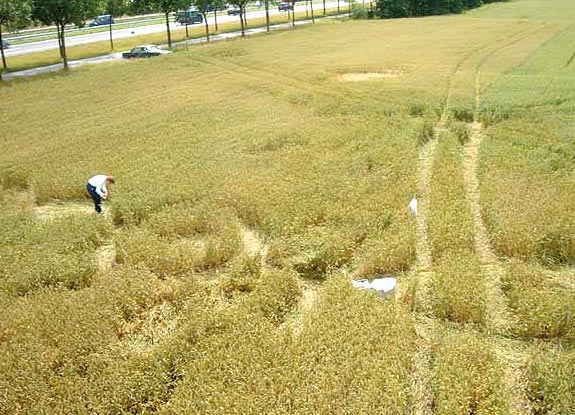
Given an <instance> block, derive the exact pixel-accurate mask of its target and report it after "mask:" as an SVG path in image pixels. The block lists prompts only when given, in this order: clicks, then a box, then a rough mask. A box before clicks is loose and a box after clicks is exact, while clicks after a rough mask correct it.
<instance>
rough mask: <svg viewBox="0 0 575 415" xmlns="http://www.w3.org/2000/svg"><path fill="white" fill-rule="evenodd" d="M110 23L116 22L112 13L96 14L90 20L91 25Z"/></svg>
mask: <svg viewBox="0 0 575 415" xmlns="http://www.w3.org/2000/svg"><path fill="white" fill-rule="evenodd" d="M109 24H114V18H113V17H112V15H111V14H101V15H100V16H96V17H94V18H93V19H92V21H91V22H90V27H94V26H106V25H109Z"/></svg>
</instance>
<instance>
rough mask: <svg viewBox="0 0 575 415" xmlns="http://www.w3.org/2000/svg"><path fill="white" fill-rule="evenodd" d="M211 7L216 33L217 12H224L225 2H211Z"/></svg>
mask: <svg viewBox="0 0 575 415" xmlns="http://www.w3.org/2000/svg"><path fill="white" fill-rule="evenodd" d="M212 7H213V9H214V26H215V28H216V32H217V31H218V10H224V9H225V8H226V2H225V0H212Z"/></svg>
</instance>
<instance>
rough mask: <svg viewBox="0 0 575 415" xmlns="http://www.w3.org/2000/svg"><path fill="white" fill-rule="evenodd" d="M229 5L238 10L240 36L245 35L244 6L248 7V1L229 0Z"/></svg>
mask: <svg viewBox="0 0 575 415" xmlns="http://www.w3.org/2000/svg"><path fill="white" fill-rule="evenodd" d="M229 3H230V4H231V5H232V6H236V7H237V8H239V9H240V25H241V27H242V36H245V35H246V6H247V5H248V3H249V1H248V0H230V1H229Z"/></svg>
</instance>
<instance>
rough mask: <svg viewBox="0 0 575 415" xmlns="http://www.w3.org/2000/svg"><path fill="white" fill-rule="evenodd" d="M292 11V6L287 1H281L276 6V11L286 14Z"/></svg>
mask: <svg viewBox="0 0 575 415" xmlns="http://www.w3.org/2000/svg"><path fill="white" fill-rule="evenodd" d="M290 10H293V4H292V3H290V2H289V1H282V2H280V3H279V4H278V11H280V12H287V11H290Z"/></svg>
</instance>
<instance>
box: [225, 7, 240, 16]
mask: <svg viewBox="0 0 575 415" xmlns="http://www.w3.org/2000/svg"><path fill="white" fill-rule="evenodd" d="M241 11H242V10H241V9H240V8H239V7H238V6H230V7H228V15H236V14H240V13H241Z"/></svg>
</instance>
